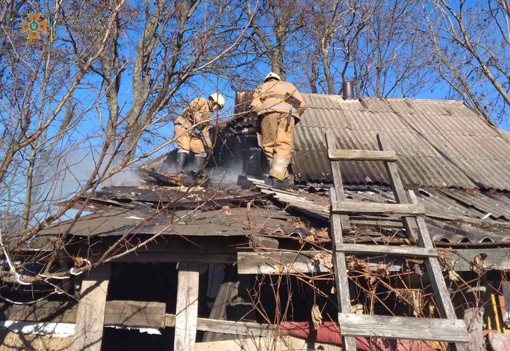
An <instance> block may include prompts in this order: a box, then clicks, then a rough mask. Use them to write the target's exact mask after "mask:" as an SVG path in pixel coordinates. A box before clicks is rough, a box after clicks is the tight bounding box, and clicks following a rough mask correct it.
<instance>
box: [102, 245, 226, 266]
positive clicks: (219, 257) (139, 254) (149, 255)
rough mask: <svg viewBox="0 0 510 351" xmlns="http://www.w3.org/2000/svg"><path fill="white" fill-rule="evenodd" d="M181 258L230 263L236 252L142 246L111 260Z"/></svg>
mask: <svg viewBox="0 0 510 351" xmlns="http://www.w3.org/2000/svg"><path fill="white" fill-rule="evenodd" d="M183 260H193V262H200V263H210V264H214V263H216V264H232V263H235V262H236V254H235V252H233V253H218V254H214V253H211V254H201V253H192V252H189V253H178V252H176V253H165V252H147V251H144V250H143V248H140V250H139V251H136V252H133V253H131V254H129V255H125V256H121V257H119V258H116V259H115V260H112V261H111V262H124V263H125V262H136V263H152V262H182V261H183Z"/></svg>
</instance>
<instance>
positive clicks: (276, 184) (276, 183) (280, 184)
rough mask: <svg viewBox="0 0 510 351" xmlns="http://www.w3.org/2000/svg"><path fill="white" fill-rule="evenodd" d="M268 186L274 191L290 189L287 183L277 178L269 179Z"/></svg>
mask: <svg viewBox="0 0 510 351" xmlns="http://www.w3.org/2000/svg"><path fill="white" fill-rule="evenodd" d="M267 185H269V186H270V187H271V188H273V189H278V190H285V189H287V188H288V187H287V183H285V182H284V181H283V180H280V179H278V178H275V177H269V178H268V179H267Z"/></svg>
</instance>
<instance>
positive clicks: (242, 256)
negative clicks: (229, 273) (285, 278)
mask: <svg viewBox="0 0 510 351" xmlns="http://www.w3.org/2000/svg"><path fill="white" fill-rule="evenodd" d="M320 255H322V257H323V259H324V255H326V260H328V259H329V260H330V261H329V263H330V264H329V265H328V266H326V265H323V264H321V263H320V262H319V257H320ZM237 257H238V261H237V272H238V274H287V273H321V272H323V273H328V272H330V271H331V269H332V268H333V264H332V262H331V255H330V254H329V256H328V253H326V252H322V253H321V252H320V251H310V252H301V253H295V252H281V251H279V252H239V253H238V255H237Z"/></svg>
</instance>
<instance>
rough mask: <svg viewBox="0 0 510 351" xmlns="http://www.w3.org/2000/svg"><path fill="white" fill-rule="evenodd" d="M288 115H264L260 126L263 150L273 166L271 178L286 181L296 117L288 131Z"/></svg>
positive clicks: (291, 119)
mask: <svg viewBox="0 0 510 351" xmlns="http://www.w3.org/2000/svg"><path fill="white" fill-rule="evenodd" d="M287 116H288V113H282V112H271V113H267V114H264V116H263V117H262V121H261V124H260V128H261V134H262V145H261V146H262V149H263V150H264V153H265V154H266V157H267V160H268V161H269V164H270V165H271V170H270V172H269V176H271V177H274V178H278V179H280V180H285V178H287V175H288V173H287V167H288V166H289V163H290V158H291V156H292V149H293V142H294V141H293V135H294V123H295V121H294V117H291V118H290V124H289V126H288V128H287V130H285V129H286V125H287Z"/></svg>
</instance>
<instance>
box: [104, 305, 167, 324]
mask: <svg viewBox="0 0 510 351" xmlns="http://www.w3.org/2000/svg"><path fill="white" fill-rule="evenodd" d="M165 310H166V304H165V303H162V302H152V301H151V302H142V301H108V302H107V303H106V311H105V313H106V315H105V325H122V326H124V327H136V328H163V327H164V326H165V322H164V320H165V312H166V311H165Z"/></svg>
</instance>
